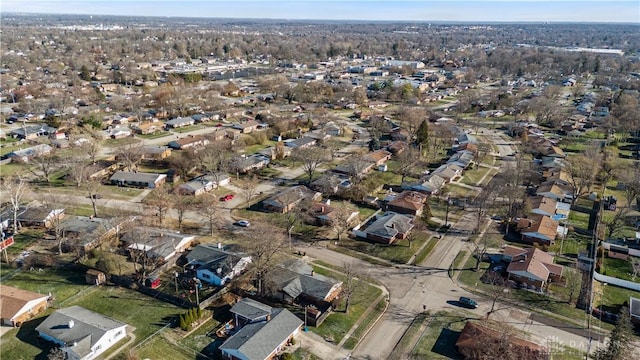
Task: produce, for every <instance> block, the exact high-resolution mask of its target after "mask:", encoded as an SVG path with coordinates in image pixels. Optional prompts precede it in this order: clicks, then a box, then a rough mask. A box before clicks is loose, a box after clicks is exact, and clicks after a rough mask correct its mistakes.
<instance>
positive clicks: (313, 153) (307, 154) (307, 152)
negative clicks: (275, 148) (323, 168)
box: [292, 146, 329, 183]
mask: <svg viewBox="0 0 640 360" xmlns="http://www.w3.org/2000/svg"><path fill="white" fill-rule="evenodd" d="M292 159H293V160H294V161H297V162H300V163H301V164H302V168H303V169H304V171H305V172H306V173H307V176H308V177H309V180H308V181H309V183H310V182H311V180H313V174H314V173H315V171H316V169H317V168H318V166H319V165H320V164H322V163H323V162H325V161H327V160H328V159H329V156H328V153H327V150H326V149H323V148H321V147H318V146H311V147H306V148H304V149H299V150H295V151H294V152H293V156H292Z"/></svg>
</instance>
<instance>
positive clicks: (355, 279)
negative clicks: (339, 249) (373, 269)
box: [342, 262, 361, 314]
mask: <svg viewBox="0 0 640 360" xmlns="http://www.w3.org/2000/svg"><path fill="white" fill-rule="evenodd" d="M342 272H343V273H344V276H345V280H344V282H343V283H342V296H344V313H345V314H348V313H349V307H350V306H351V302H352V301H353V295H354V294H355V293H356V291H357V290H358V288H359V286H360V285H361V281H360V279H359V276H360V272H359V269H358V267H357V266H356V265H355V264H354V263H353V262H345V263H344V264H342Z"/></svg>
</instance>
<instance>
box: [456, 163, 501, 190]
mask: <svg viewBox="0 0 640 360" xmlns="http://www.w3.org/2000/svg"><path fill="white" fill-rule="evenodd" d="M495 173H496V171H495V170H494V169H492V168H486V167H478V168H475V169H472V170H467V171H465V172H464V176H463V177H462V180H461V182H462V183H463V184H466V185H471V186H477V184H478V182H480V180H481V179H482V178H483V177H484V176H485V175H486V178H485V181H487V180H490V179H491V178H492V175H493V174H495ZM487 174H488V175H487Z"/></svg>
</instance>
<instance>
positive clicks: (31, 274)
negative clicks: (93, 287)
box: [3, 269, 90, 306]
mask: <svg viewBox="0 0 640 360" xmlns="http://www.w3.org/2000/svg"><path fill="white" fill-rule="evenodd" d="M3 284H4V285H9V286H15V287H17V288H20V289H24V290H29V291H35V292H37V293H40V294H49V293H51V295H53V297H55V299H56V301H55V303H54V305H58V304H60V303H62V302H65V301H66V300H68V299H69V298H70V297H72V296H74V295H76V294H78V293H79V292H81V291H83V290H87V289H89V288H90V286H89V285H86V284H85V279H84V273H78V272H76V271H70V270H61V269H43V271H29V270H28V269H27V270H24V271H21V272H19V273H18V274H17V275H16V276H14V277H13V278H11V279H9V280H6V281H3ZM66 305H67V304H65V306H66Z"/></svg>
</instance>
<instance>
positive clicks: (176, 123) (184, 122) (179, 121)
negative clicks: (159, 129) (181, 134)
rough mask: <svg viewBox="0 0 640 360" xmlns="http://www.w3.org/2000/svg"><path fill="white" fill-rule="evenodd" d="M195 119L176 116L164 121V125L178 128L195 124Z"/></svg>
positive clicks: (168, 127)
mask: <svg viewBox="0 0 640 360" xmlns="http://www.w3.org/2000/svg"><path fill="white" fill-rule="evenodd" d="M195 123H196V121H195V120H194V119H193V118H192V117H190V116H188V117H177V118H175V119H171V120H167V121H165V123H164V124H165V126H166V127H167V129H178V128H181V127H185V126H190V125H193V124H195Z"/></svg>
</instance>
